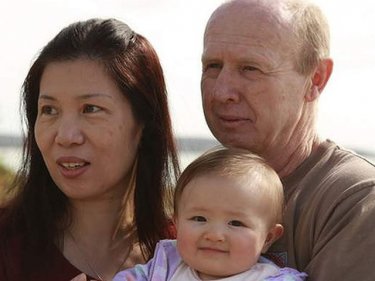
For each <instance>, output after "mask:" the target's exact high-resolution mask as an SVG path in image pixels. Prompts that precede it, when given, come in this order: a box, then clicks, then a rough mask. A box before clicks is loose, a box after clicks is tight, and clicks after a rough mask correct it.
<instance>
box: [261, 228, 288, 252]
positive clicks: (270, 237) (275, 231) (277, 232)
mask: <svg viewBox="0 0 375 281" xmlns="http://www.w3.org/2000/svg"><path fill="white" fill-rule="evenodd" d="M283 233H284V227H283V226H282V225H281V224H275V225H274V226H273V227H272V228H271V229H270V230H269V232H268V234H267V237H266V240H265V241H264V245H263V248H262V254H264V253H265V252H267V250H268V248H269V247H270V246H271V245H272V244H273V242H275V241H276V240H277V239H279V238H280V237H281V236H282V235H283Z"/></svg>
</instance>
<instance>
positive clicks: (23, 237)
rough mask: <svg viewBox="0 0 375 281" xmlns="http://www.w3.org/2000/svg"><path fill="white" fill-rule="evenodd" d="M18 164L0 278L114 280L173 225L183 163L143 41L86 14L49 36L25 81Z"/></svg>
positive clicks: (0, 226)
mask: <svg viewBox="0 0 375 281" xmlns="http://www.w3.org/2000/svg"><path fill="white" fill-rule="evenodd" d="M23 110H24V112H25V115H26V118H25V121H26V122H25V123H26V129H27V134H26V141H25V145H24V159H23V165H22V168H21V169H20V171H19V173H18V176H17V179H16V181H15V184H14V187H16V188H14V189H13V190H12V192H13V193H14V196H13V199H12V200H11V201H10V202H8V203H7V204H6V206H5V208H4V210H3V211H2V213H1V217H0V244H1V245H0V280H39V281H41V280H42V281H43V280H55V281H56V280H70V279H72V278H73V277H74V276H76V275H77V274H79V273H80V272H84V273H86V274H87V275H89V278H90V277H91V278H93V279H97V280H111V279H112V277H113V275H114V274H115V273H116V272H117V271H119V270H120V269H122V268H126V267H129V266H132V265H134V264H135V263H139V262H142V261H144V260H147V259H148V258H150V256H151V255H152V253H153V250H154V247H155V244H156V242H157V241H158V240H160V239H162V238H166V237H170V236H171V235H173V234H172V233H170V232H171V231H170V227H169V218H168V206H169V203H170V199H171V197H170V195H171V190H170V187H171V186H172V183H173V182H174V181H175V179H176V177H177V176H178V174H179V167H178V161H177V155H176V148H175V143H174V139H173V136H172V130H171V121H170V117H169V112H168V105H167V96H166V87H165V82H164V78H163V73H162V69H161V66H160V63H159V60H158V57H157V55H156V53H155V51H154V49H153V48H152V46H151V45H150V43H149V42H148V41H147V40H146V39H145V38H144V37H142V36H141V35H139V34H136V33H135V32H133V31H132V30H131V29H130V28H129V27H128V26H127V25H126V24H124V23H122V22H120V21H118V20H115V19H108V20H101V19H91V20H88V21H85V22H78V23H74V24H72V25H70V26H68V27H66V28H64V29H63V30H62V31H61V32H60V33H59V34H58V35H57V36H56V37H55V38H54V39H53V40H52V41H51V42H49V43H48V44H47V46H45V47H44V49H43V50H42V51H41V53H40V54H39V56H38V57H37V59H36V60H35V62H34V63H33V65H32V67H31V69H30V71H29V73H28V75H27V77H26V79H25V81H24V85H23Z"/></svg>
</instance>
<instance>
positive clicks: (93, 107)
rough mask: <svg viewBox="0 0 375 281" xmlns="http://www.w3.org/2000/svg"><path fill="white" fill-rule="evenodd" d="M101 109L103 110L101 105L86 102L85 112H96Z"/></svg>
mask: <svg viewBox="0 0 375 281" xmlns="http://www.w3.org/2000/svg"><path fill="white" fill-rule="evenodd" d="M100 110H101V108H100V107H99V106H96V105H92V104H86V105H85V106H84V107H83V113H95V112H98V111H100Z"/></svg>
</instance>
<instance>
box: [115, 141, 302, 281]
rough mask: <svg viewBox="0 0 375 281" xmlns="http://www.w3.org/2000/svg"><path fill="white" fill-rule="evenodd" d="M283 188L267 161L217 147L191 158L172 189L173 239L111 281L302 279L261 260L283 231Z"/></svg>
mask: <svg viewBox="0 0 375 281" xmlns="http://www.w3.org/2000/svg"><path fill="white" fill-rule="evenodd" d="M283 201H284V195H283V187H282V184H281V182H280V179H279V177H278V175H277V174H276V172H275V171H274V170H273V169H272V168H271V167H270V166H268V165H267V164H266V163H265V162H264V160H263V159H262V158H260V157H258V156H256V155H254V154H251V153H249V152H247V151H244V150H240V149H232V148H231V149H227V148H217V149H215V150H212V151H209V152H208V153H206V154H203V155H202V156H200V157H199V158H198V159H196V160H195V161H193V162H192V163H191V164H190V165H189V166H188V167H187V168H186V169H185V170H184V172H183V173H182V175H181V177H180V178H179V180H178V182H177V186H176V190H175V197H174V219H175V224H176V228H177V239H176V240H162V241H160V242H159V243H158V245H157V247H156V249H155V254H154V257H153V258H152V259H151V260H150V261H149V262H148V263H147V264H145V265H136V266H135V267H134V268H131V269H127V270H124V271H121V272H119V273H118V274H117V275H116V276H115V278H114V280H115V281H120V280H121V281H123V280H155V281H169V280H171V281H175V280H179V281H183V280H228V281H229V280H246V281H251V280H285V281H286V280H305V278H306V276H307V275H306V274H305V273H300V272H298V271H296V270H294V269H291V268H279V267H278V266H276V265H275V264H274V263H272V262H271V261H270V260H268V259H266V258H264V257H262V256H261V254H262V253H265V252H266V251H267V249H268V248H269V246H270V245H271V244H272V243H273V242H274V241H275V240H277V239H278V238H279V237H280V236H281V235H282V234H283V227H282V225H281V224H280V222H281V219H282V212H283Z"/></svg>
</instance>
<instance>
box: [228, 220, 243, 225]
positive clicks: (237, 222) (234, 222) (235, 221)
mask: <svg viewBox="0 0 375 281" xmlns="http://www.w3.org/2000/svg"><path fill="white" fill-rule="evenodd" d="M229 225H232V226H245V225H244V224H243V223H242V222H240V221H237V220H232V221H230V222H229Z"/></svg>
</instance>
